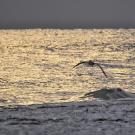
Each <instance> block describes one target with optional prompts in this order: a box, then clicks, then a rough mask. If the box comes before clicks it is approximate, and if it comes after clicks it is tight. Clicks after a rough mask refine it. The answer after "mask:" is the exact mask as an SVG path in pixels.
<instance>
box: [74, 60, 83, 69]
mask: <svg viewBox="0 0 135 135" xmlns="http://www.w3.org/2000/svg"><path fill="white" fill-rule="evenodd" d="M84 63H85V61H82V62H79V63H78V64H76V65H75V66H74V67H73V68H75V67H77V66H79V65H80V64H84Z"/></svg>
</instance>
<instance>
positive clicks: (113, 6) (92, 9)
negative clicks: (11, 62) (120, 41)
mask: <svg viewBox="0 0 135 135" xmlns="http://www.w3.org/2000/svg"><path fill="white" fill-rule="evenodd" d="M134 13H135V0H0V28H36V27H37V28H39V27H41V28H43V27H45V28H46V27H49V28H89V27H90V28H118V27H124V28H129V27H130V28H131V27H134V28H135V15H134Z"/></svg>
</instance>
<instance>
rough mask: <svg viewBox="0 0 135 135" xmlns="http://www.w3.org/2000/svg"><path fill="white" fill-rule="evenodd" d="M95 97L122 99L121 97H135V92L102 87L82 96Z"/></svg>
mask: <svg viewBox="0 0 135 135" xmlns="http://www.w3.org/2000/svg"><path fill="white" fill-rule="evenodd" d="M87 97H93V98H98V99H103V100H111V99H120V98H135V93H130V92H127V91H124V90H122V89H121V88H102V89H100V90H97V91H94V92H89V93H86V94H85V95H84V96H83V97H81V98H87Z"/></svg>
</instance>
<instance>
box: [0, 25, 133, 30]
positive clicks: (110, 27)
mask: <svg viewBox="0 0 135 135" xmlns="http://www.w3.org/2000/svg"><path fill="white" fill-rule="evenodd" d="M3 29H135V26H131V25H130V26H49V25H48V26H40V25H33V26H29V25H28V26H0V30H3Z"/></svg>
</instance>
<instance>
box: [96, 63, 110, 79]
mask: <svg viewBox="0 0 135 135" xmlns="http://www.w3.org/2000/svg"><path fill="white" fill-rule="evenodd" d="M95 64H96V65H97V66H98V67H99V68H100V69H101V71H102V73H103V74H104V75H105V77H106V78H107V77H108V76H107V74H106V73H105V71H104V70H103V68H102V67H101V66H100V65H99V64H98V63H95Z"/></svg>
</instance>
